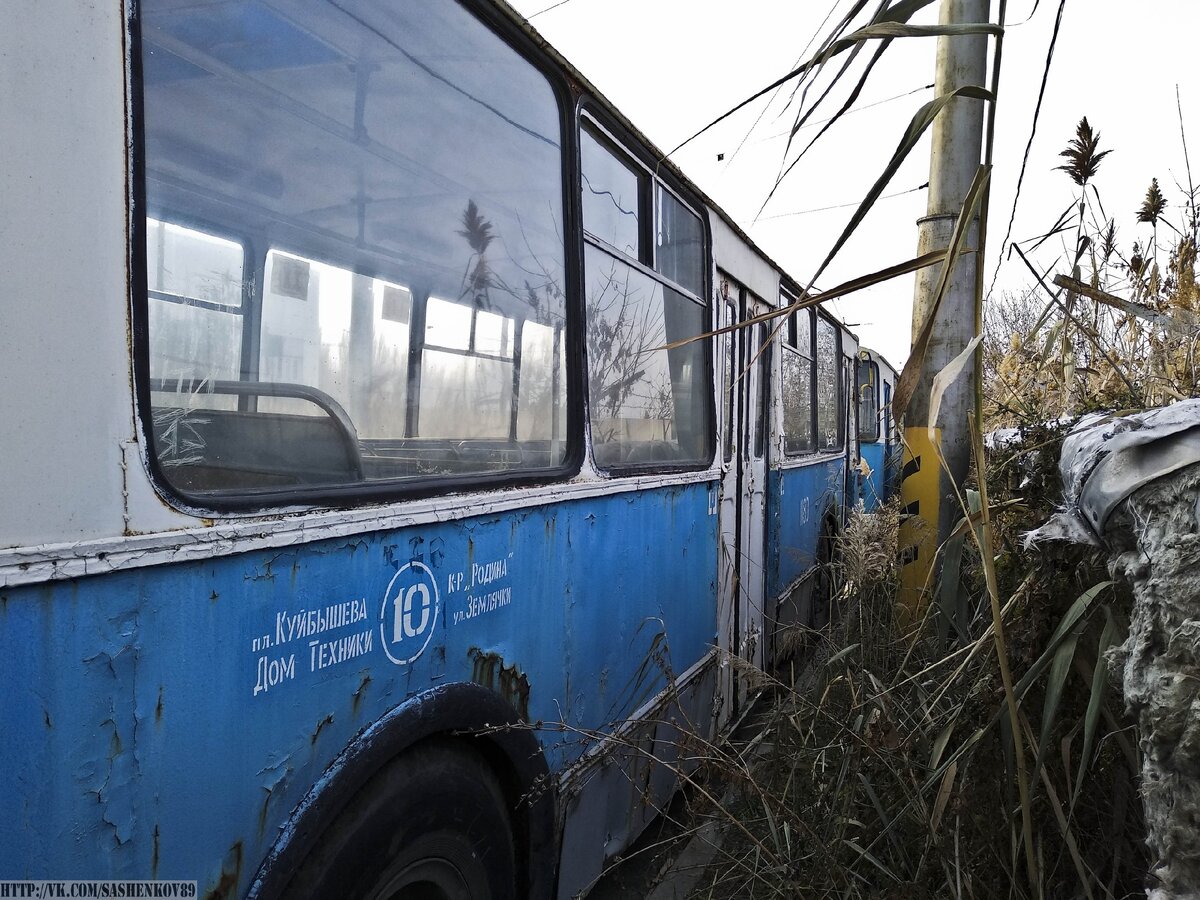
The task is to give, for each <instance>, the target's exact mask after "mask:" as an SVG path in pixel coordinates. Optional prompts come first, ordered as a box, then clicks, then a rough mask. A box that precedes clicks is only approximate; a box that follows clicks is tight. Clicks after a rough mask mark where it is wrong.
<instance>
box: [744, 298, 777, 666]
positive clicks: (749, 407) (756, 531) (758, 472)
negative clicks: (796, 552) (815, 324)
mask: <svg viewBox="0 0 1200 900" xmlns="http://www.w3.org/2000/svg"><path fill="white" fill-rule="evenodd" d="M743 297H744V298H745V299H744V303H743V312H742V315H743V318H744V319H750V318H754V317H755V316H760V315H763V314H765V313H768V312H770V307H769V306H767V304H766V303H764V302H762V301H761V300H759V299H758V298H757V297H754V296H753V295H751V294H749V293H747V292H745V291H743ZM771 330H772V325H771V324H770V323H769V322H760V323H759V324H757V325H752V326H749V327H746V328H741V329H739V330H738V331H737V334H738V336H739V338H740V340H741V345H742V347H741V349H742V363H741V367H740V369H739V374H740V376H741V377H740V380H739V381H738V385H739V387H740V390H741V395H742V409H743V410H744V413H745V414H744V416H743V421H742V426H743V427H742V431H741V438H742V441H741V448H740V452H739V454H738V459H739V463H740V468H741V490H740V491H739V495H740V502H741V516H740V519H741V527H740V529H739V534H738V582H739V590H738V620H739V623H738V624H739V631H738V634H739V645H738V655H739V656H741V657H742V658H743V659H746V660H747V661H749V662H751V663H753V664H754V665H756V666H760V667H761V666H763V665H765V663H764V658H763V652H764V647H763V644H764V628H765V622H764V614H763V610H764V609H765V608H766V581H767V566H766V562H767V553H766V548H767V443H768V441H769V435H768V422H769V418H768V409H769V399H770V396H771V394H770V371H771V346H770V344H769V342H768V338H769V336H770V334H771Z"/></svg>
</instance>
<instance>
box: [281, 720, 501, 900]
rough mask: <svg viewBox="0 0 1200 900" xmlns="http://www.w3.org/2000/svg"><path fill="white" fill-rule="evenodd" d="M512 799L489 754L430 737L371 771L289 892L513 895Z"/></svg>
mask: <svg viewBox="0 0 1200 900" xmlns="http://www.w3.org/2000/svg"><path fill="white" fill-rule="evenodd" d="M515 895H516V857H515V851H514V843H513V834H512V825H511V824H510V822H509V817H508V809H507V803H506V802H505V798H504V792H503V790H501V788H500V785H499V783H498V782H497V781H496V778H495V776H494V775H493V774H492V772H491V770H490V769H489V768H488V766H487V763H486V762H485V761H484V759H483V757H482V756H480V755H479V754H478V753H476V752H475V751H474V750H472V749H471V748H469V747H467V746H465V745H464V744H463V742H461V741H451V740H431V741H427V742H425V743H422V744H420V745H418V746H417V747H415V748H413V749H412V750H410V751H408V752H406V753H404V754H402V755H400V756H399V757H397V758H396V759H394V760H393V761H392V762H390V763H389V764H388V765H387V766H386V767H385V768H384V769H383V770H381V771H380V772H379V773H378V774H376V775H375V776H374V777H372V778H371V780H370V781H368V782H367V783H366V784H365V785H364V786H363V788H362V789H361V790H360V791H359V792H358V793H357V794H356V795H355V796H354V798H353V799H352V800H351V801H350V803H349V804H347V806H346V808H345V809H344V810H343V811H342V812H341V813H340V814H339V815H338V817H337V818H336V819H335V820H334V822H333V824H332V825H330V826H329V827H328V828H327V829H325V831H324V832H323V833H322V835H321V837H320V838H319V839H318V841H317V845H316V847H314V849H313V851H312V853H310V854H309V855H308V857H307V858H306V859H305V861H304V865H303V866H301V867H300V869H299V870H298V871H297V872H296V874H295V876H294V877H293V878H292V879H291V882H290V884H289V886H288V889H287V892H286V896H287V897H288V898H292V900H299V898H311V900H328V898H345V900H515Z"/></svg>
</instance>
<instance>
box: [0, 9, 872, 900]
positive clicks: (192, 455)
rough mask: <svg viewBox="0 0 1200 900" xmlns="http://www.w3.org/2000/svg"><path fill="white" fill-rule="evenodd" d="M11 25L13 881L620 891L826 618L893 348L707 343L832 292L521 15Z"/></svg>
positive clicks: (3, 834)
mask: <svg viewBox="0 0 1200 900" xmlns="http://www.w3.org/2000/svg"><path fill="white" fill-rule="evenodd" d="M9 19H10V20H9V21H8V22H7V24H6V28H5V30H4V31H3V34H2V35H0V74H2V76H3V83H4V85H5V89H4V91H3V92H2V93H0V118H2V120H3V122H4V123H5V127H4V128H3V129H0V150H2V153H0V155H2V156H3V159H4V160H5V165H4V167H3V169H2V170H0V232H2V235H3V237H2V239H0V247H3V248H4V250H3V252H4V264H3V265H2V266H0V286H2V288H3V290H2V296H3V301H2V302H3V328H2V329H0V383H2V384H3V386H4V387H3V397H4V399H3V405H4V417H3V419H4V423H5V427H4V431H3V436H2V438H0V447H2V450H3V452H2V455H0V458H2V459H3V463H4V464H3V467H2V468H0V503H2V505H3V509H4V515H3V516H2V517H0V697H2V698H3V699H2V701H0V703H2V705H0V710H2V712H3V715H2V720H3V722H4V736H3V738H2V739H0V764H2V767H3V770H4V771H5V773H6V778H5V779H4V780H3V784H2V785H0V809H3V810H4V812H5V815H4V816H2V817H0V878H5V879H51V878H54V879H58V878H62V879H97V878H132V879H185V880H195V881H197V882H198V884H199V890H200V892H201V893H202V895H204V896H210V897H235V896H246V895H249V896H254V897H281V896H289V897H293V896H297V897H298V896H312V897H331V896H376V897H390V896H421V897H425V896H437V897H461V896H466V897H476V898H478V897H493V898H505V897H526V896H528V897H551V896H558V897H570V896H572V895H574V894H576V893H577V892H579V891H581V890H584V889H586V888H587V887H588V885H589V884H590V883H591V882H592V881H593V879H594V878H595V877H596V875H597V873H598V872H600V871H601V869H602V867H603V866H604V863H605V860H606V859H607V858H608V857H610V856H612V855H613V854H615V853H618V852H620V851H621V850H622V849H624V848H625V847H626V846H627V845H628V844H629V843H630V842H631V841H632V840H633V839H634V838H635V837H636V836H637V834H638V833H639V831H640V830H641V829H642V827H643V826H644V825H645V823H646V822H647V821H648V820H649V819H650V818H651V817H652V816H653V815H654V811H655V810H656V809H657V808H658V807H659V806H660V805H661V804H662V803H663V802H665V800H666V799H667V798H668V797H669V795H670V793H671V792H672V791H673V789H674V786H675V784H676V782H677V777H676V768H677V765H676V764H678V765H681V766H686V760H679V759H678V753H677V747H678V742H679V739H680V735H681V734H683V733H693V734H698V735H700V736H702V737H706V738H714V737H716V736H718V735H719V734H720V733H722V732H723V730H724V729H725V728H726V727H727V726H728V725H729V723H731V722H732V721H733V720H734V718H735V717H736V716H737V715H738V714H739V712H740V710H741V709H742V708H744V705H745V703H746V696H745V694H744V687H743V686H742V685H740V684H739V682H738V679H737V677H736V675H735V671H736V669H735V667H734V666H732V665H729V664H728V662H727V660H728V657H729V655H730V654H733V655H737V656H740V657H743V658H744V659H746V660H748V661H749V662H751V663H753V664H755V665H758V666H770V665H772V664H773V662H774V658H775V657H776V656H777V655H778V654H779V653H780V652H782V650H781V647H782V642H781V641H780V639H779V638H780V634H781V629H783V628H785V627H787V626H789V625H794V624H797V623H800V624H803V623H805V622H807V621H808V620H809V619H810V618H811V617H812V616H813V615H814V614H815V613H816V611H817V608H818V607H819V603H818V602H815V601H814V595H820V594H821V593H822V591H820V590H816V589H815V588H814V586H819V584H820V579H818V578H816V577H814V573H816V572H818V571H819V570H820V566H819V565H818V563H819V562H820V561H821V560H823V559H828V557H829V554H830V552H831V548H830V543H829V541H830V536H831V535H832V534H833V533H834V532H835V531H836V529H837V527H838V525H839V523H840V522H841V521H842V517H843V515H844V512H845V509H846V507H847V505H848V504H849V503H850V502H851V498H852V497H853V496H854V494H855V492H856V490H857V488H856V480H855V479H856V476H855V472H856V462H857V459H856V452H857V451H856V441H855V436H856V434H857V433H858V423H857V421H856V419H857V403H853V402H850V400H851V399H852V398H854V397H855V396H856V391H857V385H856V377H855V360H856V354H857V352H858V347H857V342H856V340H855V338H854V337H853V335H851V334H850V333H849V332H848V331H846V330H845V329H844V328H843V327H841V326H839V325H838V324H837V323H836V322H835V321H834V320H833V319H831V318H830V317H828V316H827V315H826V314H824V313H823V312H816V311H813V310H811V309H806V310H803V311H801V312H798V313H794V314H793V315H791V316H790V317H789V318H788V320H787V322H786V327H784V328H782V329H780V330H779V331H778V333H777V334H776V335H775V336H774V337H773V338H770V339H769V335H770V334H771V331H770V329H769V328H768V326H767V325H765V324H757V325H753V326H750V327H747V328H743V329H740V330H737V331H733V332H731V333H725V334H722V335H720V336H718V337H717V338H713V339H705V340H699V341H693V342H690V343H684V344H681V345H678V346H675V347H674V349H666V346H667V345H672V344H675V342H678V341H680V340H683V339H686V338H689V337H695V336H697V335H702V334H705V333H707V332H709V331H711V330H713V329H715V328H718V327H722V326H728V325H734V324H737V323H739V322H742V321H744V320H746V319H748V318H751V317H753V316H755V315H758V314H761V313H764V312H767V311H770V310H771V309H775V308H779V307H780V306H781V305H787V304H790V303H791V302H792V298H794V297H795V296H797V293H796V285H795V284H793V283H792V282H790V281H789V279H787V277H786V276H784V275H783V274H782V273H781V272H780V270H779V269H778V268H777V267H776V266H775V265H773V264H772V263H771V261H770V260H768V259H767V258H766V257H765V256H764V255H763V254H762V253H760V252H759V251H758V250H756V248H755V247H754V246H753V245H752V244H751V243H750V242H749V241H748V240H747V239H746V237H745V236H744V235H743V234H741V233H740V232H739V231H738V230H737V229H736V227H734V226H733V225H732V223H731V221H730V220H729V219H728V218H727V217H726V216H725V215H724V214H722V213H721V212H720V211H719V210H717V209H716V208H714V206H713V205H712V204H711V203H709V202H708V201H707V200H706V199H705V197H704V196H703V195H702V194H701V193H700V192H699V191H697V190H696V189H695V188H694V187H693V186H692V185H691V184H690V183H689V182H688V181H687V180H686V179H685V178H683V176H682V175H681V174H680V173H679V172H677V171H676V170H675V169H674V168H673V167H671V166H670V165H668V164H664V163H660V162H659V154H658V152H657V151H656V150H654V148H652V147H650V146H649V145H648V144H647V143H646V142H645V141H644V140H643V139H642V138H641V137H640V136H639V134H638V133H637V132H636V131H635V130H634V129H633V128H632V126H631V125H630V124H629V123H627V122H626V121H625V120H624V119H623V118H622V117H621V116H620V115H619V114H618V113H617V112H616V111H614V110H613V109H612V108H611V107H610V106H609V105H608V104H607V103H606V102H605V101H604V100H603V98H601V97H599V96H598V95H597V94H596V92H595V91H593V90H592V89H591V88H590V87H589V86H588V84H587V82H586V81H585V80H584V79H583V78H582V77H581V76H580V75H579V74H578V73H576V72H574V71H573V70H571V69H570V68H569V67H568V66H567V64H566V63H565V62H564V61H563V60H562V59H561V58H559V57H558V56H556V55H555V53H554V52H553V51H552V50H550V49H549V48H547V47H546V46H545V45H544V44H543V43H542V42H541V41H540V40H539V39H538V38H537V36H536V35H535V34H534V33H533V32H532V31H531V30H530V29H528V27H527V26H525V25H524V24H523V22H521V20H520V19H519V18H518V17H516V16H515V15H514V14H513V13H512V12H511V11H510V10H509V9H508V8H507V7H505V6H503V5H502V4H500V3H493V2H482V0H480V2H475V0H470V2H464V3H458V2H455V0H423V2H420V3H416V2H379V0H371V2H368V0H319V2H314V0H269V2H268V0H137V2H134V0H126V2H124V3H119V2H112V3H95V4H80V3H75V2H71V0H44V2H40V3H36V4H29V5H28V6H26V7H25V8H23V10H22V13H21V15H20V16H19V17H15V16H14V17H9ZM760 351H761V352H760ZM818 599H819V598H818ZM613 734H619V735H620V737H621V739H620V740H619V741H614V740H608V741H606V740H605V736H606V735H608V736H612V735H613ZM652 761H661V762H652Z"/></svg>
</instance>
